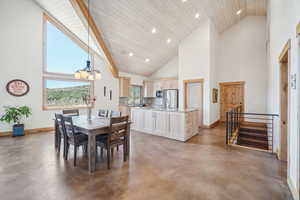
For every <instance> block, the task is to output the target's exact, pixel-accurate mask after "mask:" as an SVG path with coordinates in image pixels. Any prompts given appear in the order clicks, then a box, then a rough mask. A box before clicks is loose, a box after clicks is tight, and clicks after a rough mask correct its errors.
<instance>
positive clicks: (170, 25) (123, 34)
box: [90, 0, 267, 76]
mask: <svg viewBox="0 0 300 200" xmlns="http://www.w3.org/2000/svg"><path fill="white" fill-rule="evenodd" d="M266 1H267V0H185V1H184V0H90V9H91V14H92V16H93V18H94V19H95V21H96V24H97V26H98V28H99V29H100V30H101V32H102V34H103V36H104V40H105V42H106V45H107V46H108V48H109V49H110V52H111V54H112V56H113V58H114V61H115V62H116V64H117V66H118V68H119V70H120V71H124V72H131V73H136V74H141V75H146V76H147V75H150V74H152V73H153V72H155V71H156V70H157V69H159V68H160V67H161V66H163V65H164V64H165V63H167V62H168V61H169V60H170V59H171V58H173V57H174V56H176V55H177V50H178V45H179V43H180V41H181V40H182V39H184V38H185V37H186V36H188V35H189V34H190V33H191V32H192V31H193V30H195V29H196V28H197V27H198V26H199V25H200V24H201V21H203V20H205V19H208V18H209V19H210V20H211V21H212V23H213V24H214V25H215V27H216V28H217V30H218V31H219V32H223V31H225V30H226V29H228V28H230V27H231V26H232V25H234V24H236V23H237V22H238V21H239V20H241V19H242V18H244V17H245V16H247V15H256V16H265V15H266V4H267V2H266ZM240 9H242V12H241V14H240V15H237V14H236V13H237V11H238V10H240ZM197 13H198V17H197V19H196V18H195V16H196V14H197ZM154 27H155V28H156V30H157V32H156V33H155V34H152V29H153V28H154ZM168 38H170V39H171V43H169V44H168V43H167V39H168ZM131 52H132V53H133V54H134V55H133V56H129V54H130V53H131ZM146 59H149V61H148V60H147V62H146Z"/></svg>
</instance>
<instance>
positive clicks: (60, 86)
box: [43, 16, 93, 109]
mask: <svg viewBox="0 0 300 200" xmlns="http://www.w3.org/2000/svg"><path fill="white" fill-rule="evenodd" d="M44 20H45V21H44V31H45V32H44V45H45V46H44V84H43V85H44V88H43V92H44V94H43V107H44V109H66V108H79V107H86V106H87V105H85V103H84V101H83V97H84V96H86V95H91V96H93V83H92V82H90V81H80V80H76V79H75V78H74V73H75V71H76V70H78V69H80V68H83V67H84V65H85V63H86V60H87V52H86V51H85V49H83V48H82V46H84V44H81V43H80V40H78V39H76V36H74V35H73V34H72V33H70V32H69V31H68V30H65V28H64V27H63V26H62V25H60V24H59V22H56V21H55V20H53V19H51V18H49V17H48V16H45V18H44ZM92 63H93V62H92Z"/></svg>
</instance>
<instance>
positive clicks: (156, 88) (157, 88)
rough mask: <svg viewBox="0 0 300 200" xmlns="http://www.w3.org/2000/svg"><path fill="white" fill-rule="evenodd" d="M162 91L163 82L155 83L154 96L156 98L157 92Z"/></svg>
mask: <svg viewBox="0 0 300 200" xmlns="http://www.w3.org/2000/svg"><path fill="white" fill-rule="evenodd" d="M160 90H162V82H161V81H154V83H153V96H154V97H156V92H157V91H160Z"/></svg>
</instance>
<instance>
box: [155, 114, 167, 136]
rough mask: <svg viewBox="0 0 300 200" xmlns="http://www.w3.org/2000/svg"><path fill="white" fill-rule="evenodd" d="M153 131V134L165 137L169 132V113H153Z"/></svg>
mask: <svg viewBox="0 0 300 200" xmlns="http://www.w3.org/2000/svg"><path fill="white" fill-rule="evenodd" d="M152 114H153V118H154V129H153V134H154V135H158V136H165V137H167V135H168V132H169V112H163V111H153V112H152Z"/></svg>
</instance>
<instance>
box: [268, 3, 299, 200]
mask: <svg viewBox="0 0 300 200" xmlns="http://www.w3.org/2000/svg"><path fill="white" fill-rule="evenodd" d="M268 12H269V15H268V16H269V19H268V24H269V30H270V46H269V55H270V57H269V87H268V89H269V93H268V111H269V112H270V113H278V114H280V96H279V84H280V77H279V74H280V67H279V62H278V57H279V55H280V53H281V51H282V49H283V47H284V45H285V44H286V42H287V41H288V40H289V39H291V49H290V66H289V75H292V74H296V75H297V89H296V90H294V89H291V88H290V85H289V93H290V95H289V114H288V118H289V120H288V121H289V124H288V155H289V157H288V183H289V186H290V189H291V191H292V192H293V194H294V198H295V199H299V196H298V195H299V187H300V185H299V171H300V168H299V166H300V163H299V162H300V161H299V155H300V154H299V148H300V145H299V144H300V137H299V87H300V85H299V66H300V62H299V57H300V56H299V55H300V51H299V42H298V41H297V38H296V25H297V23H299V21H300V1H299V0H286V1H281V0H272V1H269V10H268ZM275 128H276V129H275V138H274V139H275V148H276V149H277V150H278V148H279V144H280V137H279V135H280V123H279V121H278V122H277V123H276V126H275Z"/></svg>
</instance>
